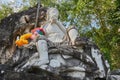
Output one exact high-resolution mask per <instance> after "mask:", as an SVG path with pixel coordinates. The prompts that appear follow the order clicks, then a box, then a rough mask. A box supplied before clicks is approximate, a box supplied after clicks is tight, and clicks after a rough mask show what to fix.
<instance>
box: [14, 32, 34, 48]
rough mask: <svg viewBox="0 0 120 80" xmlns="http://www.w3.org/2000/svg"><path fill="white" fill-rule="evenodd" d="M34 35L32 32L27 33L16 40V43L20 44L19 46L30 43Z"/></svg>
mask: <svg viewBox="0 0 120 80" xmlns="http://www.w3.org/2000/svg"><path fill="white" fill-rule="evenodd" d="M31 36H32V34H31V33H27V34H23V35H22V36H21V37H20V39H19V40H16V41H15V43H16V45H18V46H19V47H20V46H23V45H25V44H28V40H27V39H29V38H30V37H31Z"/></svg>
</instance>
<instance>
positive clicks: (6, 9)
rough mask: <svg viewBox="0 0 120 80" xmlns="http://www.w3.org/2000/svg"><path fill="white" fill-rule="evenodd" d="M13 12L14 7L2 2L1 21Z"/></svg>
mask: <svg viewBox="0 0 120 80" xmlns="http://www.w3.org/2000/svg"><path fill="white" fill-rule="evenodd" d="M12 13H13V10H12V8H10V7H9V6H8V5H4V4H1V9H0V21H1V20H2V19H3V18H4V17H6V16H9V15H10V14H12Z"/></svg>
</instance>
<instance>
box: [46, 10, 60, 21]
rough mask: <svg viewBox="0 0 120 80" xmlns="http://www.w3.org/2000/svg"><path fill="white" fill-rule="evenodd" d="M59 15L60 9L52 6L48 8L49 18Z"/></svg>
mask: <svg viewBox="0 0 120 80" xmlns="http://www.w3.org/2000/svg"><path fill="white" fill-rule="evenodd" d="M58 15H59V12H58V10H57V9H56V8H50V9H48V13H47V16H48V20H49V19H52V18H53V19H54V18H56V19H58Z"/></svg>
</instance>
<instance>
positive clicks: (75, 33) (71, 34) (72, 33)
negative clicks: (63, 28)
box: [68, 26, 78, 45]
mask: <svg viewBox="0 0 120 80" xmlns="http://www.w3.org/2000/svg"><path fill="white" fill-rule="evenodd" d="M68 35H69V38H70V41H71V43H72V44H73V45H74V44H75V40H76V38H77V36H78V31H77V29H76V28H75V27H74V26H72V27H70V28H69V30H68Z"/></svg>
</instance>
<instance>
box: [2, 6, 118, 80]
mask: <svg viewBox="0 0 120 80" xmlns="http://www.w3.org/2000/svg"><path fill="white" fill-rule="evenodd" d="M46 9H47V8H40V17H39V21H40V22H39V24H38V26H40V25H41V24H42V22H44V20H45V13H46ZM42 11H43V12H44V15H43V14H42V13H43V12H42ZM24 15H28V16H29V20H28V21H27V22H26V23H24V24H21V23H20V21H19V20H20V18H21V17H22V16H24ZM35 15H36V8H35V7H34V8H30V9H29V10H26V11H23V12H20V13H15V14H12V15H11V16H9V17H6V18H5V19H3V20H2V21H1V23H0V63H1V65H0V80H94V79H96V80H103V79H106V78H109V79H108V80H110V79H111V80H112V77H107V75H108V73H109V71H110V69H109V64H108V62H107V60H105V59H104V56H103V55H102V53H101V52H100V50H99V48H98V47H97V46H96V45H95V44H94V43H93V42H92V41H90V40H89V39H88V38H85V37H78V38H77V44H78V45H77V46H64V45H63V46H59V47H56V46H54V47H49V51H48V52H49V63H48V64H44V65H41V66H39V61H38V60H37V56H38V53H37V50H36V47H35V46H32V47H30V48H24V47H21V48H18V47H16V46H15V44H14V42H15V40H16V38H17V36H20V35H22V34H23V33H24V32H25V31H26V29H27V30H29V29H32V28H33V25H34V22H35ZM26 26H27V27H26ZM3 32H4V33H3ZM29 60H31V62H33V64H32V63H29V65H28V66H26V67H24V65H25V64H26V63H27V62H28V61H29ZM34 63H38V66H36V65H34ZM110 75H112V74H110ZM116 80H119V79H117V78H116Z"/></svg>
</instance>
